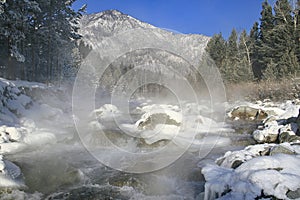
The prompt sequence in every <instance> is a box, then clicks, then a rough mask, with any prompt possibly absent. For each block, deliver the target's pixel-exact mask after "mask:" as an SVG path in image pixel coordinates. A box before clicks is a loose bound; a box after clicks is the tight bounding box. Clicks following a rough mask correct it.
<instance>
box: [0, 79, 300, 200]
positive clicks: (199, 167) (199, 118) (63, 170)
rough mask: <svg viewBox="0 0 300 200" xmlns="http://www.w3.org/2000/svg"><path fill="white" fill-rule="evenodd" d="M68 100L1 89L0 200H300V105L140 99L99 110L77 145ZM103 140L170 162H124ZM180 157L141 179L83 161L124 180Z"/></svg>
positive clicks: (44, 89)
mask: <svg viewBox="0 0 300 200" xmlns="http://www.w3.org/2000/svg"><path fill="white" fill-rule="evenodd" d="M68 91H69V90H67V89H66V87H65V88H63V87H61V88H57V87H48V86H46V85H44V84H40V83H30V82H24V81H15V82H11V81H7V80H4V79H1V80H0V93H1V95H0V100H1V101H0V120H1V121H0V133H1V137H0V147H1V148H0V187H1V188H2V189H3V190H2V191H3V192H1V194H0V198H1V199H45V198H46V199H51V198H52V199H86V198H90V199H92V198H94V199H105V198H112V199H203V198H205V199H216V198H219V199H255V198H256V199H259V198H261V199H264V198H265V199H268V198H269V199H270V198H271V199H272V198H277V199H288V198H289V199H296V198H299V186H300V178H299V177H300V172H299V165H300V162H299V160H300V158H299V152H300V149H299V142H300V140H299V137H298V136H297V134H298V131H297V130H298V125H299V124H298V120H297V116H298V113H299V108H300V106H299V105H298V104H299V102H298V101H287V102H284V103H280V104H279V103H272V102H270V101H264V102H257V103H255V104H251V103H236V104H234V105H229V104H228V103H220V104H219V105H213V106H211V105H210V104H209V103H208V102H206V101H201V102H200V103H198V104H197V103H191V102H181V104H180V105H179V104H175V103H172V104H166V103H163V104H161V103H159V102H154V101H150V100H146V99H143V98H141V99H135V100H132V102H129V103H130V111H129V112H130V113H125V112H124V109H122V108H118V107H117V106H116V105H112V104H109V103H107V102H106V103H102V104H100V106H99V107H98V108H96V109H95V110H94V111H92V112H90V113H89V114H88V115H87V116H86V117H85V120H84V124H85V126H84V129H83V130H84V134H83V135H82V134H79V135H78V134H77V132H76V128H75V126H74V121H73V119H74V120H75V121H78V120H80V119H81V118H80V117H79V116H74V115H73V113H72V107H71V102H72V101H71V95H70V93H68ZM83 105H84V101H83ZM222 107H223V108H226V109H227V110H229V111H230V112H228V113H227V117H226V120H225V122H224V120H223V118H224V115H225V113H224V112H222V111H221V110H220V109H215V108H222ZM240 124H243V125H244V126H243V129H242V131H241V128H240V127H241V126H240ZM245 124H246V125H245ZM247 124H251V127H253V124H255V128H256V130H255V131H253V133H252V131H251V128H250V126H249V127H248V126H247ZM245 130H249V131H250V132H251V134H249V133H248V132H249V131H248V132H247V131H245ZM100 133H102V134H100ZM103 133H104V135H103ZM103 136H105V137H106V140H107V139H109V141H110V142H111V143H113V144H114V145H115V146H117V147H118V148H121V149H124V150H126V151H129V152H131V153H133V155H134V154H138V153H145V152H152V151H156V152H159V151H160V150H161V149H164V147H165V146H166V145H168V144H172V145H171V147H170V151H166V152H167V154H161V155H160V154H159V153H157V156H155V157H154V158H146V160H141V158H139V157H134V156H133V157H130V159H129V158H127V157H126V156H125V155H123V154H120V153H119V152H118V151H116V149H108V150H107V148H109V147H111V146H110V145H107V144H106V143H105V141H106V140H104V138H103ZM255 143H257V144H255ZM105 148H106V150H103V149H105ZM182 149H183V150H184V153H183V155H182V156H181V157H178V158H177V159H175V160H174V161H173V162H172V163H170V165H168V166H166V167H165V168H163V169H161V170H158V171H155V172H152V173H146V174H131V173H126V172H120V171H118V170H115V169H111V168H109V167H105V166H104V165H103V164H101V163H100V162H99V161H98V160H97V159H95V158H94V157H93V156H92V155H91V154H90V153H89V152H88V150H95V151H96V152H97V153H99V154H102V157H101V156H100V158H109V162H111V163H109V164H112V165H113V164H114V163H118V166H119V168H118V169H124V171H126V170H127V171H130V169H135V167H136V166H138V165H136V164H140V166H142V169H144V170H146V169H148V168H147V167H150V168H149V169H151V163H152V164H153V163H158V162H162V163H164V162H166V163H167V161H168V158H172V156H173V154H175V153H177V151H178V150H180V151H182ZM99 150H101V151H99ZM124 158H125V160H124ZM126 159H127V160H126ZM142 159H144V158H143V157H142ZM113 166H114V165H113ZM140 169H141V168H139V170H140Z"/></svg>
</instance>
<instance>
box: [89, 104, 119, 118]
mask: <svg viewBox="0 0 300 200" xmlns="http://www.w3.org/2000/svg"><path fill="white" fill-rule="evenodd" d="M120 114H121V112H120V111H119V109H118V108H117V107H116V106H115V105H112V104H105V105H103V106H101V107H100V108H98V109H95V110H94V111H93V112H92V113H91V114H90V116H94V117H96V118H97V119H99V120H111V119H114V118H115V117H117V116H119V115H120Z"/></svg>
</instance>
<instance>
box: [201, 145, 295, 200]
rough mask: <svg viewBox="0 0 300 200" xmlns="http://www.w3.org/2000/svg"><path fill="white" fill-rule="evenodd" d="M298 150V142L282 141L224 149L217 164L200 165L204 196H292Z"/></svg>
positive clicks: (282, 197)
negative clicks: (230, 149)
mask: <svg viewBox="0 0 300 200" xmlns="http://www.w3.org/2000/svg"><path fill="white" fill-rule="evenodd" d="M299 150H300V147H299V146H297V145H296V146H291V145H290V144H287V143H285V144H280V145H276V144H262V145H253V146H250V147H247V148H245V149H244V150H241V151H236V152H227V153H226V154H225V156H224V157H222V158H220V159H218V160H217V161H216V162H217V163H218V164H219V165H212V164H210V165H207V166H205V167H204V168H203V169H202V173H203V174H204V176H205V180H206V184H205V199H256V198H263V197H265V196H270V197H275V198H278V199H294V197H295V196H294V197H293V198H291V195H295V194H297V191H298V190H299V189H300V170H299V164H300V157H299V153H300V151H299ZM267 155H270V156H267ZM296 198H300V196H299V195H298V196H296Z"/></svg>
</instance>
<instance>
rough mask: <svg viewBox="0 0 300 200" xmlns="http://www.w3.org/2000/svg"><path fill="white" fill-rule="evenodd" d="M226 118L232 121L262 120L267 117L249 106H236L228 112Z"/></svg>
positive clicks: (259, 110) (264, 113) (262, 112)
mask: <svg viewBox="0 0 300 200" xmlns="http://www.w3.org/2000/svg"><path fill="white" fill-rule="evenodd" d="M228 116H229V117H230V118H231V119H233V120H238V119H240V120H250V121H251V120H263V119H266V118H267V117H268V114H267V112H265V111H264V110H262V109H259V108H253V107H250V106H238V107H236V108H234V109H233V110H232V111H230V112H229V114H228Z"/></svg>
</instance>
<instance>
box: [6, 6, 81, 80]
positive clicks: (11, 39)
mask: <svg viewBox="0 0 300 200" xmlns="http://www.w3.org/2000/svg"><path fill="white" fill-rule="evenodd" d="M75 1H76V0H7V1H5V0H1V2H0V76H1V77H5V78H8V79H22V80H29V81H40V82H55V81H60V80H61V79H63V78H64V76H68V74H70V73H71V72H72V71H74V70H76V69H74V67H76V65H78V63H79V60H80V55H79V51H78V47H77V46H78V45H77V41H78V40H79V39H80V35H79V34H78V29H79V27H78V21H79V19H80V17H81V16H82V13H83V12H84V9H85V8H84V7H83V8H82V9H79V10H78V11H75V10H74V9H73V8H72V5H73V3H74V2H75Z"/></svg>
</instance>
